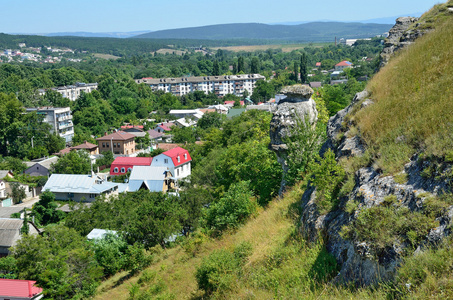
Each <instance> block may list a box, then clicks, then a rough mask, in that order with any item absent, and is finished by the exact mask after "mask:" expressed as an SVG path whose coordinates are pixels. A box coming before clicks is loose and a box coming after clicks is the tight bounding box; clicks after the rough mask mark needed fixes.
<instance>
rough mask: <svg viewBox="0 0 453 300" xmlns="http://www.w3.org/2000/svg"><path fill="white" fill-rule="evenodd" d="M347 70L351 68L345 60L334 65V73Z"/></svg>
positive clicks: (350, 64) (349, 63)
mask: <svg viewBox="0 0 453 300" xmlns="http://www.w3.org/2000/svg"><path fill="white" fill-rule="evenodd" d="M347 68H352V63H351V62H349V61H347V60H343V61H342V62H339V63H338V64H336V65H335V71H343V70H344V69H347Z"/></svg>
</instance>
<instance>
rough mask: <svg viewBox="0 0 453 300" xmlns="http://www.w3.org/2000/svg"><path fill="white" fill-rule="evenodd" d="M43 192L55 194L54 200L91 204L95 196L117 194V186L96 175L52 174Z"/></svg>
mask: <svg viewBox="0 0 453 300" xmlns="http://www.w3.org/2000/svg"><path fill="white" fill-rule="evenodd" d="M43 191H50V192H52V193H54V194H55V199H56V200H74V201H77V202H92V201H94V200H95V198H96V197H97V196H100V195H105V196H107V197H109V196H111V195H113V194H117V193H118V184H117V183H113V182H107V181H104V180H102V179H101V178H100V177H98V176H96V175H74V174H52V175H51V176H50V178H49V180H47V183H46V184H45V185H44V187H43Z"/></svg>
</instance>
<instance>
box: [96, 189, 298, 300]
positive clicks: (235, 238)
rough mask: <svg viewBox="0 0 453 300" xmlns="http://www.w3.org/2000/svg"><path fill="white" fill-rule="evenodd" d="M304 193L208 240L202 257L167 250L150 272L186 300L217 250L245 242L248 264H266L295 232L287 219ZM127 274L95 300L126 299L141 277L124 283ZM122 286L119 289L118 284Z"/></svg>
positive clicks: (104, 288)
mask: <svg viewBox="0 0 453 300" xmlns="http://www.w3.org/2000/svg"><path fill="white" fill-rule="evenodd" d="M300 196H301V192H300V190H299V191H294V192H293V196H289V197H285V198H284V199H283V200H282V201H274V202H272V203H271V204H270V205H269V207H268V208H267V209H266V210H263V211H262V212H261V213H260V214H259V215H258V216H257V217H256V218H255V219H252V220H251V221H249V222H248V223H247V224H246V225H245V226H243V227H242V228H241V229H239V230H238V231H237V232H234V233H230V234H225V235H224V236H223V237H222V238H220V239H218V240H208V241H206V242H205V243H203V244H202V246H201V249H200V251H199V253H196V255H195V256H193V255H192V253H188V252H186V251H185V250H184V249H183V248H182V247H181V246H177V247H175V248H173V249H168V250H164V251H163V252H162V253H159V254H157V257H158V262H157V263H155V264H153V265H152V266H151V267H150V268H149V269H150V270H157V271H158V272H159V276H160V277H161V278H162V279H163V280H164V282H165V283H166V285H167V287H168V290H169V291H171V293H172V294H174V295H175V297H176V299H183V298H185V297H188V296H190V295H193V296H196V295H197V294H199V292H197V284H196V280H195V276H194V275H195V269H196V267H197V266H198V265H200V263H201V260H202V258H203V257H205V256H208V255H209V253H211V252H212V251H214V250H217V249H232V248H233V247H234V246H235V245H238V244H240V243H241V242H243V241H248V242H250V243H251V244H252V247H253V249H254V251H253V254H252V255H251V256H250V257H249V262H248V264H249V265H251V264H254V263H256V262H257V261H261V260H263V259H264V258H265V257H266V255H268V254H270V253H271V252H272V251H273V249H274V248H275V247H277V246H279V245H282V244H284V242H285V240H286V238H287V237H288V235H289V234H290V233H291V232H293V231H294V228H295V222H294V221H293V220H292V219H291V217H290V216H289V215H288V209H289V208H290V207H291V205H292V204H293V203H295V202H296V201H298V199H300ZM126 275H127V274H126V273H121V274H117V275H116V276H114V277H112V278H110V279H109V280H107V281H105V282H103V283H102V285H101V286H100V287H99V289H98V291H101V293H99V294H98V296H96V297H95V299H106V300H107V299H126V298H127V297H128V294H129V290H128V289H129V287H130V286H131V284H133V283H136V282H137V280H138V278H139V276H135V277H132V278H130V279H127V280H125V281H124V282H122V278H123V277H124V276H126ZM119 282H120V283H121V284H120V285H118V286H115V285H117V284H118V283H119Z"/></svg>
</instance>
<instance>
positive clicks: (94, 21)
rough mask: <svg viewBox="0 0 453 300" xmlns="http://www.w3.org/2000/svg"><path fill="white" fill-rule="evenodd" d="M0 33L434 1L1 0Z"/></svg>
mask: <svg viewBox="0 0 453 300" xmlns="http://www.w3.org/2000/svg"><path fill="white" fill-rule="evenodd" d="M2 2H3V3H2V5H1V6H0V7H1V18H0V32H4V33H52V32H77V31H87V32H130V31H145V30H147V31H148V30H149V31H156V30H162V29H173V28H185V27H196V26H204V25H214V24H228V23H251V22H256V23H267V24H272V23H280V22H296V21H297V22H299V21H316V20H334V21H357V20H368V19H375V18H383V17H393V16H399V15H408V14H412V13H416V12H425V11H427V10H429V9H430V8H431V7H432V6H433V5H435V4H437V3H443V2H446V0H445V1H439V0H373V1H366V0H365V1H364V0H221V1H219V0H190V1H189V0H171V1H168V0H158V1H157V0H147V1H146V0H77V1H74V0H20V1H14V0H2Z"/></svg>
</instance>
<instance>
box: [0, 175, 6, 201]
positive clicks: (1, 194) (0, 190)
mask: <svg viewBox="0 0 453 300" xmlns="http://www.w3.org/2000/svg"><path fill="white" fill-rule="evenodd" d="M7 196H8V195H7V194H6V182H5V181H3V180H1V179H0V199H5V198H6V197H7Z"/></svg>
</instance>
